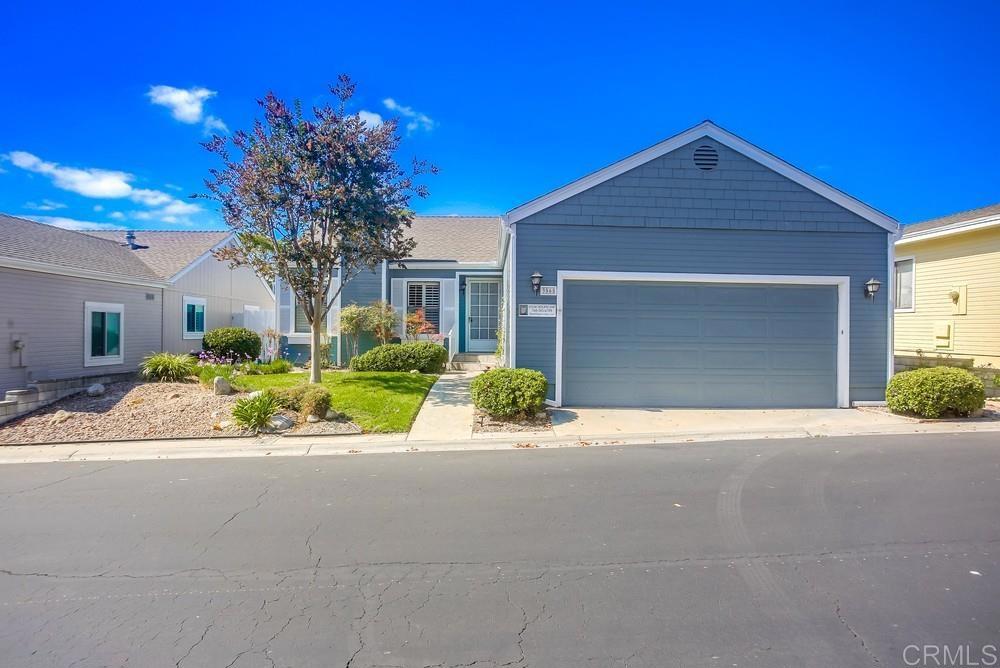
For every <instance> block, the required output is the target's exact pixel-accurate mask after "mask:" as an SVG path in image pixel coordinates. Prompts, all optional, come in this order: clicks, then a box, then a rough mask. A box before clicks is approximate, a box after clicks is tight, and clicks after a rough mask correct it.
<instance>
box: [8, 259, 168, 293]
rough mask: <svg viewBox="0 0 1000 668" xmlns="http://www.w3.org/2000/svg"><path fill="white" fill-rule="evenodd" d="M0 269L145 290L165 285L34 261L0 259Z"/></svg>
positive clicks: (164, 284)
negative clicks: (88, 280)
mask: <svg viewBox="0 0 1000 668" xmlns="http://www.w3.org/2000/svg"><path fill="white" fill-rule="evenodd" d="M0 267H7V268H9V269H21V270H23V271H35V272H38V273H41V274H55V275H56V276H68V277H71V278H86V279H90V280H94V281H106V282H108V283H122V284H125V285H139V286H142V287H146V288H161V289H162V288H165V287H167V284H166V283H164V282H162V281H150V280H145V279H141V278H131V277H128V276H120V275H118V274H108V273H105V272H103V271H92V270H90V269H76V268H70V267H60V266H58V265H54V264H49V263H47V262H38V261H36V260H22V259H20V258H12V257H0Z"/></svg>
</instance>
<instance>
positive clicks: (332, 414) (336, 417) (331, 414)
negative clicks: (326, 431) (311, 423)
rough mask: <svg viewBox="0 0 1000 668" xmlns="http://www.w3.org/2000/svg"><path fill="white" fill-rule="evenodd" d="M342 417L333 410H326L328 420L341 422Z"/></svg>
mask: <svg viewBox="0 0 1000 668" xmlns="http://www.w3.org/2000/svg"><path fill="white" fill-rule="evenodd" d="M341 417H342V415H341V414H340V413H338V412H337V411H335V410H333V409H332V408H328V409H326V419H327V420H339V419H340V418H341Z"/></svg>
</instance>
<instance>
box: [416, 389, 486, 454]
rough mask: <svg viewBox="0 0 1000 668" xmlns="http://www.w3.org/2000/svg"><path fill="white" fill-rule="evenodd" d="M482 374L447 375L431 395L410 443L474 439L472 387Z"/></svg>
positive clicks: (422, 409) (424, 405) (429, 394)
mask: <svg viewBox="0 0 1000 668" xmlns="http://www.w3.org/2000/svg"><path fill="white" fill-rule="evenodd" d="M478 373H479V372H467V373H446V374H443V375H442V376H441V377H440V378H438V380H437V382H436V383H434V386H433V387H432V388H431V390H430V392H428V393H427V398H426V399H424V404H423V406H421V407H420V412H419V413H417V418H416V420H414V421H413V427H412V428H411V429H410V434H409V436H407V437H406V440H407V441H464V440H468V439H470V438H472V419H473V417H474V415H475V408H474V407H473V405H472V395H471V393H470V391H469V384H470V383H471V382H472V379H473V378H475V377H476V375H478Z"/></svg>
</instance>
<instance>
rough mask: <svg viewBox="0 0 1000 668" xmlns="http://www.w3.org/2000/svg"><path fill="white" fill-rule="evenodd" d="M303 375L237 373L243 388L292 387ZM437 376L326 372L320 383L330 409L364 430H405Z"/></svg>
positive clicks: (386, 372) (299, 381)
mask: <svg viewBox="0 0 1000 668" xmlns="http://www.w3.org/2000/svg"><path fill="white" fill-rule="evenodd" d="M306 377H307V376H306V374H303V373H277V374H272V375H265V376H240V377H239V378H238V379H237V381H236V385H237V387H239V388H241V389H245V390H249V391H252V390H264V389H267V388H281V387H292V386H294V385H299V384H301V383H304V382H305V380H306ZM435 380H437V376H433V375H424V374H419V373H399V372H388V371H385V372H375V371H373V372H369V373H356V372H353V371H328V372H325V373H324V374H323V385H325V386H326V387H327V389H329V390H330V394H331V395H332V400H331V402H330V403H331V404H332V406H333V409H334V410H336V411H340V412H341V413H344V414H345V415H347V416H348V417H349V418H350V419H351V421H352V422H354V423H355V424H357V425H358V426H359V427H361V428H362V429H364V430H365V431H366V432H400V431H409V430H410V425H412V424H413V418H415V417H416V416H417V411H419V410H420V405H421V404H422V403H423V402H424V397H426V396H427V391H428V390H429V389H431V385H433V384H434V381H435Z"/></svg>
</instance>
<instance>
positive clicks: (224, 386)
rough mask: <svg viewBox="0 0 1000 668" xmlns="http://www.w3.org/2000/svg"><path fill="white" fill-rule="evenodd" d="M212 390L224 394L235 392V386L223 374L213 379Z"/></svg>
mask: <svg viewBox="0 0 1000 668" xmlns="http://www.w3.org/2000/svg"><path fill="white" fill-rule="evenodd" d="M212 391H213V392H215V394H217V395H220V396H223V395H226V394H232V393H233V386H232V385H230V384H229V381H228V380H226V379H225V378H223V377H222V376H216V377H215V378H213V379H212Z"/></svg>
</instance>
